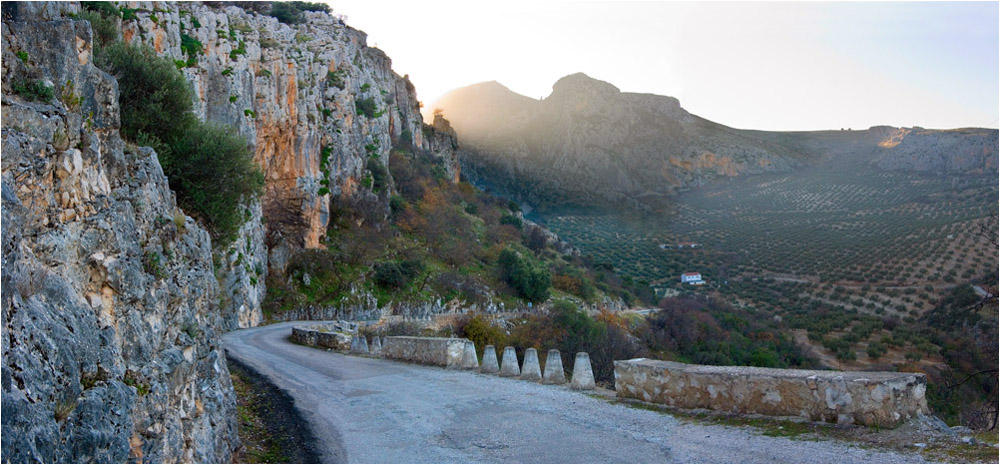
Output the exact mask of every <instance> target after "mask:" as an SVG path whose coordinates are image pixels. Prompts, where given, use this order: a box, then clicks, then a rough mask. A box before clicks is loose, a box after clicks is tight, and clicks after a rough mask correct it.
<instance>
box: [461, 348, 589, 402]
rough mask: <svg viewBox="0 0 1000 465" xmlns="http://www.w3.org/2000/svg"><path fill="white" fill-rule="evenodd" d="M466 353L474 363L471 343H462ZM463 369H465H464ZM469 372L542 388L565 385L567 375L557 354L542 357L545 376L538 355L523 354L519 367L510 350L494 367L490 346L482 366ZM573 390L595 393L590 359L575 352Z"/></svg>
mask: <svg viewBox="0 0 1000 465" xmlns="http://www.w3.org/2000/svg"><path fill="white" fill-rule="evenodd" d="M465 351H466V353H470V352H471V357H472V360H473V361H475V360H476V345H475V344H474V343H473V342H472V341H468V342H466V343H465ZM463 368H465V367H463ZM468 368H479V372H480V373H488V374H497V375H500V376H503V377H506V378H519V379H523V380H527V381H541V382H542V384H566V374H565V373H564V372H563V364H562V355H561V354H560V353H559V351H558V350H556V349H552V350H549V353H548V355H547V356H546V357H545V373H542V370H541V368H540V366H539V364H538V351H536V350H535V349H527V350H525V351H524V362H523V363H522V364H521V366H520V367H518V363H517V352H515V351H514V348H513V347H510V346H507V347H504V349H503V358H502V360H501V363H497V351H496V348H495V347H493V346H492V345H488V346H486V349H484V350H483V364H482V365H481V366H478V367H477V366H471V367H468ZM570 387H572V388H573V389H582V390H589V389H594V387H595V384H594V371H593V370H592V369H591V366H590V355H588V354H587V353H586V352H577V354H576V360H575V361H574V363H573V379H572V381H570Z"/></svg>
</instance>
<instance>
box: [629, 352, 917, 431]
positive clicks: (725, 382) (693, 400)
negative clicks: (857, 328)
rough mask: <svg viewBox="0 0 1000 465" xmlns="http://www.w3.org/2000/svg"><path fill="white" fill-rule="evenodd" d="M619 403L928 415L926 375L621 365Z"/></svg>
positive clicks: (852, 415) (875, 420)
mask: <svg viewBox="0 0 1000 465" xmlns="http://www.w3.org/2000/svg"><path fill="white" fill-rule="evenodd" d="M615 390H616V391H617V392H618V396H619V397H629V398H633V399H639V400H644V401H646V402H657V403H661V404H666V405H669V406H671V407H678V408H684V409H695V408H707V409H711V410H719V411H723V412H733V413H756V414H762V415H772V416H797V417H802V418H806V419H810V420H814V421H826V422H831V423H857V424H861V425H869V426H876V425H881V426H891V425H895V424H897V423H899V422H901V421H903V420H906V419H908V418H912V417H915V416H917V415H921V414H925V413H927V399H926V397H925V396H924V395H925V393H926V390H927V380H926V378H925V377H924V375H922V374H915V373H886V372H836V371H810V370H783V369H777V368H756V367H725V366H707V365H688V364H684V363H676V362H665V361H660V360H649V359H642V358H640V359H633V360H623V361H616V362H615Z"/></svg>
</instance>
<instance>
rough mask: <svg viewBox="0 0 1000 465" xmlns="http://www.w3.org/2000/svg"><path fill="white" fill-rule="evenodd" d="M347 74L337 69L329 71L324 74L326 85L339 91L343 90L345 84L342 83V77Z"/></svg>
mask: <svg viewBox="0 0 1000 465" xmlns="http://www.w3.org/2000/svg"><path fill="white" fill-rule="evenodd" d="M346 75H347V72H346V71H345V70H343V69H338V70H336V71H330V72H328V73H326V83H327V85H331V86H333V87H336V88H338V89H340V90H344V87H345V86H346V84H345V83H344V76H346Z"/></svg>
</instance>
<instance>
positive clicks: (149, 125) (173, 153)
mask: <svg viewBox="0 0 1000 465" xmlns="http://www.w3.org/2000/svg"><path fill="white" fill-rule="evenodd" d="M95 63H96V64H97V65H98V66H99V67H100V68H102V69H104V70H105V71H107V72H108V73H110V74H112V75H114V76H115V77H116V78H117V79H118V90H119V101H120V104H121V121H122V127H121V133H122V136H123V137H124V138H126V139H128V140H132V141H135V142H138V143H140V144H142V145H149V146H151V147H153V148H154V149H155V150H156V151H157V153H158V154H159V158H160V164H161V165H162V166H163V171H164V173H166V175H167V177H168V178H169V180H170V187H171V188H172V189H174V191H176V192H177V200H178V202H179V203H180V204H181V205H182V206H183V207H184V208H185V209H189V210H191V212H192V213H194V214H195V215H196V216H198V217H200V218H201V219H203V220H204V221H205V223H206V226H208V229H209V230H210V231H211V232H212V234H213V236H214V237H215V238H216V240H217V245H225V244H226V243H228V242H230V241H231V240H232V239H233V238H234V237H235V235H236V232H237V231H238V230H239V227H240V226H241V225H242V224H243V221H244V215H243V208H242V206H241V205H242V202H245V201H247V200H250V199H252V198H254V197H256V196H257V195H259V194H260V193H261V191H262V189H263V186H264V178H263V175H262V174H261V172H260V170H259V169H258V168H257V166H256V165H255V164H254V163H253V159H252V154H251V153H250V149H249V146H248V144H247V142H246V140H245V139H243V137H241V136H240V135H238V134H236V133H235V132H234V131H232V130H231V129H229V128H225V127H222V126H217V125H214V124H210V123H204V122H201V121H200V120H198V118H197V117H195V115H194V114H193V113H192V112H191V108H192V94H191V90H190V88H189V87H188V83H187V81H186V80H185V79H184V76H183V75H182V74H181V73H180V72H179V71H178V70H177V69H176V67H175V66H174V64H173V62H171V61H170V60H168V59H166V58H160V57H158V56H157V55H156V53H155V52H154V51H153V50H152V49H150V48H148V47H142V46H137V45H131V44H125V43H122V42H115V43H113V44H110V45H108V46H107V47H104V48H103V49H101V50H100V52H99V53H98V54H97V56H96V57H95Z"/></svg>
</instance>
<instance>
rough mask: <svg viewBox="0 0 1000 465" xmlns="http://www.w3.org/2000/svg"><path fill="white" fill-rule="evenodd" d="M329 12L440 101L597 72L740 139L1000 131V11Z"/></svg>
mask: <svg viewBox="0 0 1000 465" xmlns="http://www.w3.org/2000/svg"><path fill="white" fill-rule="evenodd" d="M328 3H330V4H331V5H332V7H333V10H334V13H335V14H343V15H345V16H346V21H347V24H348V25H350V26H352V27H354V28H356V29H360V30H362V31H365V32H367V33H368V45H369V46H377V47H378V48H380V49H382V50H383V51H385V52H386V53H387V54H388V55H389V57H390V58H392V61H393V70H395V71H396V72H397V73H398V74H400V75H404V74H409V75H410V79H411V80H412V81H413V83H414V85H416V88H417V94H418V98H419V99H420V100H421V101H422V102H424V104H425V105H428V106H431V105H432V104H433V102H434V101H435V100H437V99H438V98H439V97H441V96H442V95H444V94H445V93H447V92H448V91H450V90H452V89H455V88H458V87H463V86H467V85H470V84H475V83H478V82H484V81H494V80H495V81H498V82H500V83H501V84H503V85H505V86H507V87H508V88H510V89H511V90H513V91H514V92H517V93H519V94H523V95H526V96H528V97H532V98H543V97H546V96H548V95H549V93H550V92H551V91H552V84H553V83H555V81H556V80H558V79H559V78H560V77H563V76H566V75H569V74H573V73H576V72H584V73H586V74H588V75H589V76H591V77H593V78H596V79H601V80H603V81H607V82H610V83H612V84H614V85H615V86H617V87H618V88H619V89H621V90H622V91H625V92H640V93H652V94H660V95H669V96H672V97H676V98H678V99H680V102H681V106H683V107H684V108H685V109H687V110H688V111H689V112H691V113H694V114H696V115H699V116H701V117H704V118H707V119H710V120H712V121H715V122H718V123H721V124H725V125H728V126H733V127H737V128H743V129H765V130H812V129H840V128H853V129H864V128H868V127H870V126H875V125H882V124H887V125H892V126H907V127H910V126H921V127H925V128H939V129H946V128H957V127H993V128H996V127H997V126H998V123H1000V60H998V57H1000V33H998V24H1000V10H998V5H1000V3H998V2H962V3H960V2H943V3H942V2H843V3H833V2H823V3H799V2H772V3H757V2H736V3H731V2H659V1H644V2H623V1H541V0H536V1H534V2H519V1H502V2H492V1H478V0H464V1H416V0H411V1H385V0H329V2H328ZM446 116H447V115H446Z"/></svg>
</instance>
